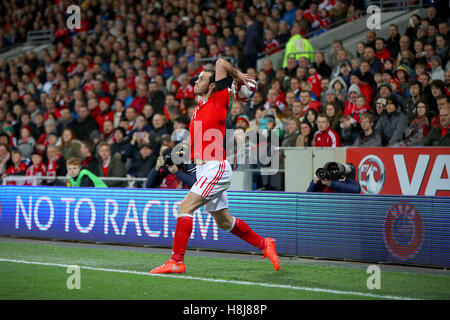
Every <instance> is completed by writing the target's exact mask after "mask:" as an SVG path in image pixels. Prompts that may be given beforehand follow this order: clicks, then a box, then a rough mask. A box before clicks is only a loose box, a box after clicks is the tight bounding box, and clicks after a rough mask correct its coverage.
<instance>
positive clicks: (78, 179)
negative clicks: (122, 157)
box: [66, 158, 107, 188]
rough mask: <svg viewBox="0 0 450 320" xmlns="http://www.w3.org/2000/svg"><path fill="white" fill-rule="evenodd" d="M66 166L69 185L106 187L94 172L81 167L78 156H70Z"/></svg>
mask: <svg viewBox="0 0 450 320" xmlns="http://www.w3.org/2000/svg"><path fill="white" fill-rule="evenodd" d="M66 167H67V171H68V174H69V181H70V186H72V187H84V188H87V187H95V188H106V187H107V186H106V184H105V183H104V182H103V181H102V180H100V179H99V178H98V177H97V176H96V175H95V174H93V173H92V172H91V171H89V170H87V169H83V167H82V166H81V160H80V159H79V158H70V159H69V160H67V162H66Z"/></svg>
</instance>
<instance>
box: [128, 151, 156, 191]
mask: <svg viewBox="0 0 450 320" xmlns="http://www.w3.org/2000/svg"><path fill="white" fill-rule="evenodd" d="M156 159H157V157H156V156H155V155H154V154H153V151H152V145H151V144H149V143H147V144H143V145H141V146H140V148H139V152H138V155H137V156H136V157H135V158H134V159H133V162H132V164H131V168H130V170H128V174H129V175H130V176H131V177H137V178H147V177H148V174H149V173H150V170H151V169H152V168H153V167H154V166H155V164H156ZM134 186H135V187H137V188H142V186H143V183H142V182H138V183H135V185H134Z"/></svg>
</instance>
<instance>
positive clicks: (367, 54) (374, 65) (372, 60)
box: [364, 46, 383, 73]
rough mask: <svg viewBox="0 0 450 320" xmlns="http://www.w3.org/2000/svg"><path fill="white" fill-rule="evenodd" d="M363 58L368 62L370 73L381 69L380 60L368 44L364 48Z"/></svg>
mask: <svg viewBox="0 0 450 320" xmlns="http://www.w3.org/2000/svg"><path fill="white" fill-rule="evenodd" d="M364 60H366V61H367V62H369V65H370V71H371V72H372V73H375V72H378V71H381V70H382V68H383V64H382V63H381V61H380V60H379V59H378V58H377V57H376V56H375V49H374V48H372V47H370V46H367V47H365V48H364Z"/></svg>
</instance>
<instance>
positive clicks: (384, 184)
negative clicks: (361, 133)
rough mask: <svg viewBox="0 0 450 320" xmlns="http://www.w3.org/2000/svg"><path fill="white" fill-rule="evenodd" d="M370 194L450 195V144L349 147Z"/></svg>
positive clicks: (349, 157)
mask: <svg viewBox="0 0 450 320" xmlns="http://www.w3.org/2000/svg"><path fill="white" fill-rule="evenodd" d="M347 163H353V164H354V165H355V167H356V168H357V174H356V178H357V180H358V182H359V184H360V185H361V192H362V193H366V194H393V195H426V196H450V148H445V147H444V148H387V147H385V148H347Z"/></svg>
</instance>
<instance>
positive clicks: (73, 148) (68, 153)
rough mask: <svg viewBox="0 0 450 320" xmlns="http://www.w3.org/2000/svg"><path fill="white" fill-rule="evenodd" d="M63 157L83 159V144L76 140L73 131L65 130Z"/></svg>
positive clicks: (61, 147)
mask: <svg viewBox="0 0 450 320" xmlns="http://www.w3.org/2000/svg"><path fill="white" fill-rule="evenodd" d="M61 137H62V139H61V145H60V150H61V155H62V156H63V157H64V159H70V158H81V152H80V145H81V142H80V141H79V140H77V139H76V137H75V134H74V132H73V130H72V129H64V131H63V132H62V135H61Z"/></svg>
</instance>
